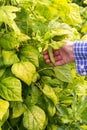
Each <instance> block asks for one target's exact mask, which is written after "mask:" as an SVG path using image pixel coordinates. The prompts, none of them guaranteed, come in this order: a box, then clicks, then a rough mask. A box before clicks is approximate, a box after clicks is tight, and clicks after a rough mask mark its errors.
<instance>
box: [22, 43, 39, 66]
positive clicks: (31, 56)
mask: <svg viewBox="0 0 87 130" xmlns="http://www.w3.org/2000/svg"><path fill="white" fill-rule="evenodd" d="M38 54H39V53H38V50H37V49H36V48H35V47H33V46H31V45H26V46H24V47H23V48H22V49H21V50H20V58H21V60H23V61H30V62H32V63H33V64H34V65H36V66H37V67H38V66H39V61H38V56H39V55H38Z"/></svg>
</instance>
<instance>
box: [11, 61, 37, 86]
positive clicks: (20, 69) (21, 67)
mask: <svg viewBox="0 0 87 130" xmlns="http://www.w3.org/2000/svg"><path fill="white" fill-rule="evenodd" d="M11 70H12V73H13V74H14V75H15V76H16V77H17V78H19V79H21V80H22V81H23V82H25V83H26V84H27V85H30V84H31V82H32V78H33V76H34V74H35V73H36V68H35V66H34V65H33V64H32V63H31V62H28V61H26V62H19V63H15V64H13V65H12V68H11Z"/></svg>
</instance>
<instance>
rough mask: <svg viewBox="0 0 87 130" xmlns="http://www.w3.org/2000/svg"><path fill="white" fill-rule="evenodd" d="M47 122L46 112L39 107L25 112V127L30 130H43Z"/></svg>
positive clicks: (33, 107) (30, 108)
mask: <svg viewBox="0 0 87 130" xmlns="http://www.w3.org/2000/svg"><path fill="white" fill-rule="evenodd" d="M45 122H46V114H45V112H44V111H43V110H42V109H41V108H40V107H38V106H35V105H34V106H31V107H29V109H27V110H26V111H25V112H24V117H23V125H24V127H25V128H26V129H29V130H43V129H44V127H45Z"/></svg>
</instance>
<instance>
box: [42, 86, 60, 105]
mask: <svg viewBox="0 0 87 130" xmlns="http://www.w3.org/2000/svg"><path fill="white" fill-rule="evenodd" d="M42 92H43V93H44V94H45V95H46V96H47V97H48V98H49V99H50V100H51V101H52V102H53V103H54V104H55V105H57V104H58V98H57V96H56V94H55V91H54V90H53V88H52V87H51V86H49V85H48V84H44V86H43V89H42Z"/></svg>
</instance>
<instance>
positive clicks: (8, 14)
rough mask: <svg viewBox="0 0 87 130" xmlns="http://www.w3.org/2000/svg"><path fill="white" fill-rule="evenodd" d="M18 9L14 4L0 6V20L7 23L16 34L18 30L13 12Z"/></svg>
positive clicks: (18, 32)
mask: <svg viewBox="0 0 87 130" xmlns="http://www.w3.org/2000/svg"><path fill="white" fill-rule="evenodd" d="M19 10H20V9H19V8H17V7H14V6H1V7H0V14H1V17H0V22H4V23H6V24H8V25H9V26H10V27H11V28H12V29H13V30H14V31H15V32H16V33H17V34H20V30H19V28H18V27H17V25H16V23H15V21H14V19H15V18H16V14H15V12H17V11H19Z"/></svg>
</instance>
